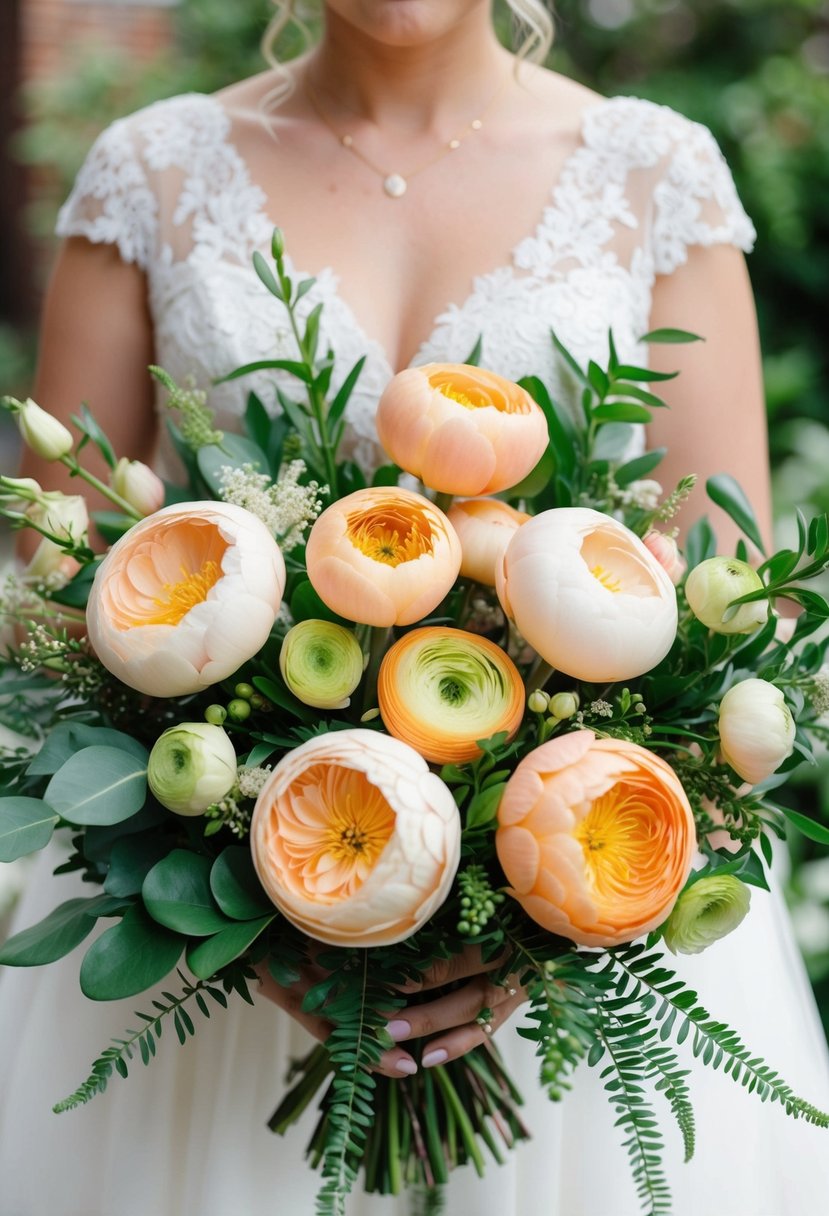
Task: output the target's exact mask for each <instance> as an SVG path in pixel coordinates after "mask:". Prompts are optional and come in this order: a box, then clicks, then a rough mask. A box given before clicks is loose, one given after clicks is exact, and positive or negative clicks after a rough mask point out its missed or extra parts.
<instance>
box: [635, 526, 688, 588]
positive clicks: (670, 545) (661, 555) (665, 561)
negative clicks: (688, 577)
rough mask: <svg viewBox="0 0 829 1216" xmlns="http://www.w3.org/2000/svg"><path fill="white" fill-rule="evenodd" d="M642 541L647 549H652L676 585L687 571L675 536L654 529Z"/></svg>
mask: <svg viewBox="0 0 829 1216" xmlns="http://www.w3.org/2000/svg"><path fill="white" fill-rule="evenodd" d="M642 543H643V544H644V546H645V548H646V549H650V551H651V553H652V554H653V556H654V557H655V558H656V560H657V561H658V562H659V564H660V566H661V567H662V569H663V570H664V571H665V573H666V574H667V575H668V578H669V579H670V580H671V582H672V583H673V584H674V586H676V584H677V583H678V582H679V581H680V579H681V578H682V576H683V574H684V573H685V568H686V562H685V558H684V557H683V556H682V554H681V553H680V551H679V546H678V545H677V543H676V541H675V540H674V538H673V537H672V536H668V535H667V533H665V532H658V531H657V530H656V529H653V530H652V531H651V532H648V533H647V534H646V535H645V536H644V537H643V538H642Z"/></svg>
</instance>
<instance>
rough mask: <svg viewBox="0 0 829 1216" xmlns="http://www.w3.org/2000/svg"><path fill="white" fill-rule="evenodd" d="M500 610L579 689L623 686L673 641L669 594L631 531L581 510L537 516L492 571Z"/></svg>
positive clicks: (672, 592)
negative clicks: (610, 684) (613, 684)
mask: <svg viewBox="0 0 829 1216" xmlns="http://www.w3.org/2000/svg"><path fill="white" fill-rule="evenodd" d="M496 588H497V591H498V598H499V599H500V601H501V605H502V607H503V609H504V611H505V612H506V613H507V615H508V616H510V617H511V618H512V619H513V620H514V621H515V624H516V626H517V628H518V631H519V632H520V633H521V635H522V636H523V637H524V638H525V639H526V640H527V642H529V644H530V646H532V647H533V648H534V649H535V650H536V651H537V652H538V653H539V654H540V655H541V657H542V658H543V659H545V660H546V662H548V663H549V664H551V666H553V667H555V668H557V669H558V670H559V671H563V672H565V673H566V674H567V675H569V676H573V677H574V678H575V679H578V680H588V681H590V682H596V683H606V682H608V681H615V680H628V679H632V678H633V677H634V676H638V675H642V674H643V673H644V672H646V671H650V670H651V668H652V667H655V666H656V664H657V663H659V662H660V661H661V660H662V659H663V658H664V657H665V655H666V654H667V653H668V651H669V650H670V648H671V646H672V644H673V641H674V638H675V636H676V626H677V608H676V592H675V590H674V585H673V583H672V582H671V580H670V578H669V577H668V575H667V573H666V571H665V570H664V569H663V567H662V566H661V565H660V563H659V562H658V561H657V560H656V558H655V557H654V556H653V554H652V553H650V552H649V551H648V550H647V549H646V548H645V546H644V545H643V543H642V541H641V540H640V539H639V537H638V536H636V535H635V534H634V533H633V532H631V531H630V529H629V528H626V527H625V526H624V525H623V524H620V523H619V522H618V521H617V520H615V519H612V518H611V517H610V516H609V515H603V514H602V513H601V512H599V511H593V510H590V509H589V508H587V507H560V508H556V509H554V510H551V511H543V512H542V513H541V514H540V515H536V516H535V517H534V518H533V519H531V520H529V521H528V522H527V523H525V524H522V526H521V527H520V528H519V529H518V531H517V532H516V533H515V536H514V537H513V538H512V540H511V541H510V543H509V546H508V548H507V551H506V553H505V554H504V557H503V560H502V562H501V565H500V567H499V569H498V571H497V581H496Z"/></svg>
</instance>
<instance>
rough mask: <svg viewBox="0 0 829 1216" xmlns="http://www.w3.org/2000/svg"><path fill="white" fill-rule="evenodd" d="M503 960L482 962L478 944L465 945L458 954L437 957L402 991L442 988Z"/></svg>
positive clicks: (488, 969) (496, 959)
mask: <svg viewBox="0 0 829 1216" xmlns="http://www.w3.org/2000/svg"><path fill="white" fill-rule="evenodd" d="M503 962H504V956H501V955H499V956H498V957H497V958H493V959H490V960H489V962H486V963H485V962H483V961H482V959H481V950H480V947H479V946H465V947H464V949H463V950H462V951H461V953H460V954H453V955H451V957H450V958H440V959H437V960H436V961H435V962H434V963H432V965H431V966H430V967H428V968H427V969H426V971H424V972H423V974H422V976H421V979H420V982H418V981H416V980H413V981H412V982H411V983H409V984H405V985H404V986H403V991H404V992H428V990H429V989H430V988H443V987H444V986H445V985H446V984H451V983H453V982H454V981H455V980H463V979H466V978H467V977H468V976H470V975H480V974H481V973H482V972H485V971H494V970H495V969H496V968H498V967H500V966H501V965H502V963H503Z"/></svg>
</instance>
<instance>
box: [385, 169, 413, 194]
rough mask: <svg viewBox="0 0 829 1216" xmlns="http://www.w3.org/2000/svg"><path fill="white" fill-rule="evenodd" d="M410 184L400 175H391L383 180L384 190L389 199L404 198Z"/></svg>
mask: <svg viewBox="0 0 829 1216" xmlns="http://www.w3.org/2000/svg"><path fill="white" fill-rule="evenodd" d="M407 186H408V183H407V181H406V179H405V177H402V176H401V174H399V173H390V174H389V175H388V177H384V178H383V189H384V190H385V192H386V194H387V195H388V196H389V198H402V196H403V195H404V194H405V193H406V189H407Z"/></svg>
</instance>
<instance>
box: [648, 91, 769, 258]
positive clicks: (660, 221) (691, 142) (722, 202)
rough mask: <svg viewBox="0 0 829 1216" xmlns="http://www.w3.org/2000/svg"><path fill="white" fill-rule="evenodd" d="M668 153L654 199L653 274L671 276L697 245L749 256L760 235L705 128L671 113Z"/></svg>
mask: <svg viewBox="0 0 829 1216" xmlns="http://www.w3.org/2000/svg"><path fill="white" fill-rule="evenodd" d="M666 113H667V114H668V115H670V127H671V130H670V137H671V138H670V152H669V154H668V155H667V156H666V158H665V161H664V162H663V163H664V170H663V172H662V174H661V175H660V177H659V179H658V180H657V182H656V184H655V187H654V193H653V204H654V211H653V226H652V230H651V241H652V252H653V261H654V269H655V271H656V273H657V274H670V273H671V272H672V271H674V270H676V268H677V267H678V266H681V265H683V264H684V263H685V262H686V261H687V260H688V249H689V247H691V246H693V245H706V246H709V245H735V246H736V247H737V248H738V249H742V250H743V252H744V253H748V252H749V251H750V250H751V249H752V248H753V246H754V241H755V238H756V235H757V234H756V232H755V230H754V225H753V224H752V222H751V220H750V219H749V218H748V216H747V215H746V213H745V210H744V209H743V205H742V203H741V202H740V200H739V198H738V196H737V190H736V188H735V186H734V179H733V178H732V176H731V171H730V169H729V168H728V165H727V164H726V162H725V158H724V157H723V154H722V152H721V151H720V149H719V146H718V145H717V142H716V140H715V139H714V137H713V135H712V134H711V132H710V131H709V130H708V128H707V127H703V126H701V125H700V124H699V123H695V122H691V121H689V120H688V119H686V118H682V117H681V116H680V115H678V114H675V113H673V112H672V111H666Z"/></svg>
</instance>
